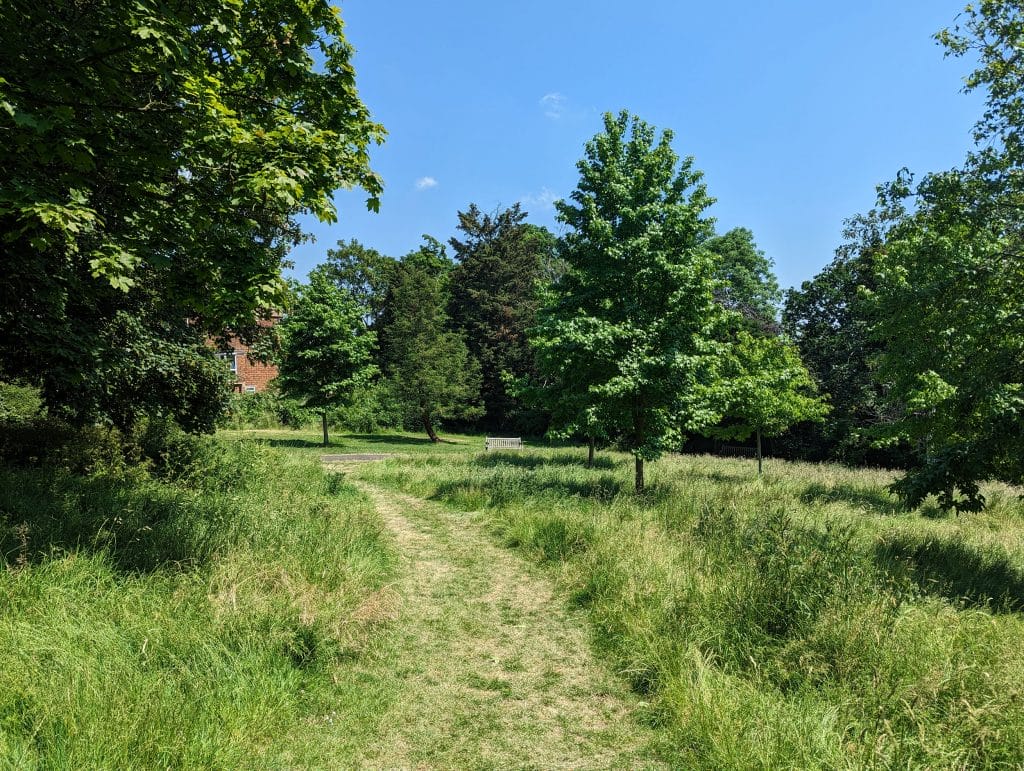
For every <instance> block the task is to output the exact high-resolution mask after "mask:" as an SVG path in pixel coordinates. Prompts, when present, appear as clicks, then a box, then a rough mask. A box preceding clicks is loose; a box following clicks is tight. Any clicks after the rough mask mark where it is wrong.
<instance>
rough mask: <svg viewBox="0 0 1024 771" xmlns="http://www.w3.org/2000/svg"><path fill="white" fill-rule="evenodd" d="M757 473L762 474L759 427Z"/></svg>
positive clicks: (758, 432)
mask: <svg viewBox="0 0 1024 771" xmlns="http://www.w3.org/2000/svg"><path fill="white" fill-rule="evenodd" d="M757 475H758V476H761V429H760V428H759V429H757Z"/></svg>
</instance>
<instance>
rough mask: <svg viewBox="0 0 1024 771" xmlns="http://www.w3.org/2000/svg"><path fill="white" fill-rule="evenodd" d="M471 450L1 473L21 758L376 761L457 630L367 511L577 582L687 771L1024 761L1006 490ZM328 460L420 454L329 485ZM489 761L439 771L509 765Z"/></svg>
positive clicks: (1017, 537) (266, 763) (619, 666)
mask: <svg viewBox="0 0 1024 771" xmlns="http://www.w3.org/2000/svg"><path fill="white" fill-rule="evenodd" d="M445 438H446V440H447V441H446V442H444V443H442V444H440V445H431V444H430V443H429V442H427V441H426V439H425V438H421V437H419V436H416V435H413V434H397V433H396V434H387V435H378V436H373V435H351V434H348V435H343V434H339V435H338V436H336V437H335V438H334V441H333V442H332V446H331V447H330V448H328V449H326V450H325V449H324V448H322V447H320V446H319V443H318V435H317V434H316V433H314V432H295V431H239V432H222V434H221V435H220V436H219V437H218V438H217V439H216V440H209V441H204V442H203V443H202V447H203V448H204V449H203V452H202V453H201V457H199V458H197V459H193V460H190V462H188V463H174V462H173V458H172V457H167V458H165V461H166V462H165V463H164V464H163V465H162V466H160V465H159V464H158V465H157V467H155V468H151V469H150V470H149V471H140V470H138V469H131V468H127V469H121V470H120V471H103V470H100V471H92V472H90V473H85V472H83V471H81V470H79V471H78V472H77V473H72V472H69V471H60V470H55V469H52V468H51V469H46V468H3V469H2V470H0V539H2V548H3V554H4V558H5V562H6V569H5V570H3V571H0V765H2V766H8V767H16V768H83V767H96V768H122V767H136V768H157V767H160V768H164V767H172V766H173V767H190V768H191V767H219V768H229V767H230V768H236V767H258V768H284V767H289V768H330V767H346V766H357V765H360V759H361V758H366V757H368V755H367V753H368V752H370V755H369V756H371V757H372V748H373V747H375V746H376V745H375V742H376V741H377V737H378V736H379V733H380V730H381V721H382V720H383V719H384V716H385V715H387V714H388V713H389V710H391V711H392V712H394V710H395V705H396V704H401V703H402V699H403V688H405V687H407V685H406V684H405V681H404V678H407V677H409V676H411V675H410V673H415V672H417V671H419V672H422V671H423V669H422V662H417V661H412V662H411V663H410V662H408V661H406V662H401V665H399V663H397V662H396V658H395V656H396V654H395V652H394V651H395V649H396V643H395V640H396V639H399V638H403V637H404V639H405V643H403V645H404V647H405V649H407V653H406V654H405V655H413V656H414V655H416V649H417V648H418V647H419V646H418V645H411V644H410V643H409V641H410V640H416V639H423V640H429V639H430V634H431V633H430V630H429V628H422V629H419V630H418V631H416V632H415V634H413V633H412V632H410V631H409V630H405V629H403V625H408V624H410V623H411V622H410V620H409V618H410V617H409V613H410V612H411V611H410V610H409V609H406V610H404V611H403V610H402V605H401V599H400V598H396V597H395V596H394V594H395V591H394V589H393V585H394V583H395V581H396V576H400V575H401V574H402V571H403V565H402V563H401V561H400V560H398V559H397V556H396V555H397V552H396V549H395V542H394V533H391V532H389V531H388V528H387V526H386V525H385V523H384V521H383V519H382V518H381V516H380V512H379V511H378V510H376V509H375V507H374V505H373V503H372V501H371V497H369V496H368V495H367V494H366V490H367V489H370V490H372V489H378V490H385V491H390V494H394V495H398V494H401V495H404V496H407V498H403V499H402V500H410V501H411V500H426V501H430V502H433V503H434V504H439V505H440V506H441V507H443V510H445V511H448V512H449V515H447V516H448V521H449V522H454V523H456V524H455V526H454V527H455V529H454V530H452V531H451V533H450V534H449V535H448V536H446V537H447V538H448V539H450V540H451V539H455V540H457V539H458V527H459V524H458V523H464V526H465V528H466V529H467V533H468V532H469V530H470V529H475V530H480V529H482V530H483V532H484V533H485V534H486V536H487V538H488V539H489V540H490V542H492V543H494V544H497V545H499V546H502V547H506V548H507V549H508V550H510V551H509V553H510V554H518V555H519V556H520V557H521V558H523V559H524V560H525V562H522V563H520V564H521V565H522V570H523V571H525V572H524V573H523V575H524V576H525V575H533V574H534V573H539V574H540V575H542V576H545V577H546V578H547V579H548V580H551V581H553V582H554V586H555V587H556V588H555V596H556V598H557V600H558V601H559V602H562V603H564V604H565V606H566V607H567V608H571V609H573V612H577V613H579V614H581V616H582V618H584V619H585V624H586V627H587V630H588V631H587V634H588V635H589V637H590V645H591V647H592V648H593V649H594V650H595V651H596V653H597V655H598V658H599V660H601V661H602V662H604V663H605V664H607V665H608V666H609V667H610V668H611V669H612V670H613V671H615V672H617V673H618V674H619V676H620V677H621V678H623V679H624V680H626V681H627V682H628V685H629V686H630V687H631V689H632V690H633V692H634V693H636V694H639V699H640V702H639V703H640V704H642V705H643V706H642V709H641V710H640V711H639V712H638V713H637V715H638V716H635V717H633V718H631V719H635V720H638V721H639V723H642V725H639V724H638V729H637V730H640V729H642V730H643V731H644V732H651V733H653V735H655V736H656V737H657V739H656V742H655V744H656V746H657V748H658V749H657V754H658V757H659V758H660V759H661V761H662V762H663V763H664V764H665V765H667V766H669V767H675V768H707V769H721V768H737V769H739V768H757V767H760V768H895V767H899V768H1011V767H1020V766H1021V765H1022V764H1024V646H1022V645H1021V643H1022V641H1024V619H1022V613H1024V521H1022V513H1024V507H1022V505H1021V503H1020V501H1019V500H1018V498H1017V491H1015V490H1011V489H1009V488H1006V487H1001V486H992V487H990V488H988V489H987V494H988V496H989V500H990V502H991V505H990V507H989V508H988V510H987V511H985V512H984V513H982V514H977V515H964V516H961V517H955V516H947V515H943V514H942V513H941V512H939V511H938V510H937V509H935V508H932V507H929V506H926V507H925V508H923V509H922V510H919V511H915V512H903V511H901V510H900V509H899V507H898V506H897V505H896V502H895V501H894V500H893V499H892V498H891V497H890V496H889V494H888V493H887V492H886V490H885V487H886V485H887V484H888V483H889V481H891V479H892V476H893V475H892V474H891V473H890V472H886V471H881V470H851V469H846V468H843V467H840V466H835V465H811V464H800V463H788V462H782V461H777V460H769V461H767V462H766V465H765V474H764V476H763V477H762V478H760V479H759V478H757V476H756V466H755V464H754V462H753V461H751V460H748V459H724V458H715V457H709V456H673V457H667V458H664V459H662V460H660V461H658V462H656V463H652V464H650V468H649V470H648V479H649V489H648V491H647V492H646V493H645V494H644V495H643V496H640V497H638V496H636V495H635V494H634V493H633V492H632V471H633V469H632V460H631V458H630V457H629V456H626V455H623V454H620V453H615V452H601V453H599V455H598V459H597V464H596V467H595V468H593V469H587V468H585V466H584V461H585V457H586V451H585V449H575V448H559V447H548V446H542V445H538V446H533V447H528V448H527V449H525V450H523V451H521V452H504V453H490V454H485V453H483V452H482V448H483V439H482V437H469V436H448V437H445ZM325 452H327V453H348V452H364V453H365V452H374V453H386V454H394V456H395V457H392V458H389V459H387V460H383V461H376V462H370V463H362V464H350V465H345V466H342V467H339V468H338V469H335V470H334V471H331V470H328V471H324V470H323V469H322V468H321V467H320V462H319V456H320V455H321V454H324V453H325ZM359 485H371V486H372V487H370V488H364V489H360V488H359ZM408 496H411V497H408ZM395 500H398V499H395ZM427 505H430V504H427ZM419 516H427V515H426V514H421V515H419ZM475 530H474V532H475ZM412 532H413V531H410V533H412ZM416 532H419V531H416ZM422 532H427V531H422ZM408 537H409V538H412V537H413V536H411V535H410V536H408ZM415 537H417V538H419V537H425V536H415ZM474 537H475V536H474ZM414 542H415V541H413V543H414ZM473 543H474V541H473V540H472V539H471V538H468V539H467V541H466V543H465V544H462V545H461V546H458V548H460V549H462V550H463V551H462V553H463V555H464V556H463V558H462V559H464V560H469V559H470V558H469V557H468V556H465V555H469V554H471V553H472V549H473V548H474V547H473V546H472V544H473ZM467 550H469V551H467ZM465 564H470V562H466V563H465ZM481 569H486V565H484V567H483V568H481ZM503 570H505V572H506V573H507V574H508V576H506V578H505V579H504V580H505V581H506V583H508V582H509V581H512V580H513V579H512V578H509V576H510V575H511V573H509V571H514V570H515V568H514V566H512V567H510V566H509V565H505V566H504V567H503ZM458 585H462V584H458ZM466 585H469V584H466ZM452 586H453V587H456V586H457V585H456V584H453V585H452ZM444 591H446V592H447V593H448V594H446V595H444V597H445V602H446V603H447V604H448V605H447V607H449V608H455V607H456V605H457V602H458V598H457V597H454V596H452V595H451V591H453V589H452V588H451V587H449V588H448V589H445V590H444ZM472 601H473V602H480V601H483V600H482V598H479V597H478V598H473V599H472ZM453 603H454V604H453ZM415 616H416V614H415V613H414V612H413V613H412V617H415ZM467 618H468V616H467ZM431 623H440V622H438V621H436V620H435V621H432V622H431ZM467 623H468V622H467ZM417 635H418V636H417ZM585 637H586V635H584V638H585ZM398 647H401V645H399V646H398ZM452 676H453V677H455V676H456V675H452ZM442 693H443V690H442ZM473 693H479V689H477V690H476V691H473ZM499 697H500V698H507V699H512V700H515V699H518V701H516V704H518V707H517V708H518V709H519V710H520V711H522V709H523V704H524V703H525V702H523V701H522V698H523V697H522V696H521V695H519V696H515V695H514V694H513V695H509V694H505V695H504V696H502V695H501V694H499V696H496V697H495V698H496V699H498V698H499ZM453 698H454V697H453ZM480 698H483V697H480ZM482 703H486V704H487V705H488V709H490V710H497V711H496V712H494V715H496V716H500V714H501V712H500V710H501V709H502V707H501V702H500V699H499V701H493V700H491V697H490V696H487V700H486V701H485V702H482ZM510 703H511V702H510ZM435 708H436V709H438V710H439V711H443V710H444V709H445V708H446V707H445V705H444V704H443V703H442V704H440V705H439V706H436V707H435ZM399 714H401V712H400V711H399ZM492 722H495V724H500V718H499V717H494V718H493V721H492ZM424 730H425V729H424ZM466 730H468V729H466ZM478 739H479V737H478ZM461 741H463V742H465V744H464V752H465V753H469V754H464V755H450V754H449V755H438V756H436V757H440V758H449V759H450V758H452V757H459V758H462V759H463V760H464V759H465V758H467V757H470V756H473V755H472V752H475V751H471V750H472V748H473V747H475V746H484V745H482V744H480V745H475V744H473V743H472V742H473V739H472V737H462V738H461ZM480 741H482V739H481V740H480ZM523 742H524V743H525V744H526V745H527V747H528V746H529V741H528V740H527V739H526V738H525V737H524V739H523ZM368 748H370V749H369V750H368ZM466 748H468V749H466ZM474 757H475V756H474ZM385 760H386V759H385V758H380V757H377V761H379V762H384V761H385ZM428 765H429V763H428ZM442 765H443V764H442ZM474 767H480V768H486V767H492V766H489V765H488V763H487V762H485V760H480V761H479V762H478V763H476V764H475V765H474Z"/></svg>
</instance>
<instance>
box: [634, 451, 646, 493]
mask: <svg viewBox="0 0 1024 771" xmlns="http://www.w3.org/2000/svg"><path fill="white" fill-rule="evenodd" d="M636 491H637V492H638V493H642V492H643V491H644V459H643V458H641V457H640V456H639V455H637V456H636Z"/></svg>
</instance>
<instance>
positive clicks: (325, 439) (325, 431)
mask: <svg viewBox="0 0 1024 771" xmlns="http://www.w3.org/2000/svg"><path fill="white" fill-rule="evenodd" d="M320 419H321V421H322V423H323V428H324V447H326V446H327V444H328V439H327V409H326V408H325V409H324V411H323V412H321V413H320Z"/></svg>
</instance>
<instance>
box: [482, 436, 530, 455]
mask: <svg viewBox="0 0 1024 771" xmlns="http://www.w3.org/2000/svg"><path fill="white" fill-rule="evenodd" d="M521 449H523V440H522V439H520V438H519V437H516V438H515V439H503V438H501V437H497V436H489V437H487V438H486V439H484V452H490V451H491V450H521Z"/></svg>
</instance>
